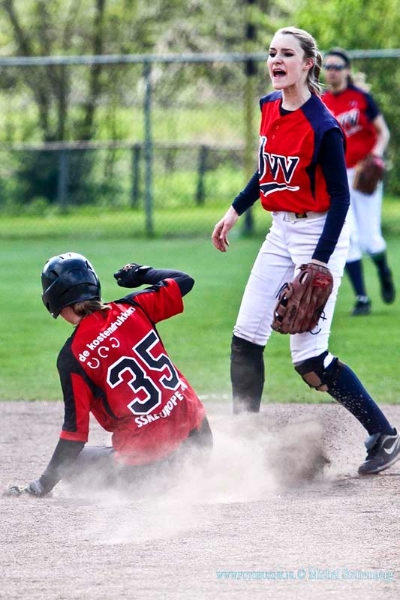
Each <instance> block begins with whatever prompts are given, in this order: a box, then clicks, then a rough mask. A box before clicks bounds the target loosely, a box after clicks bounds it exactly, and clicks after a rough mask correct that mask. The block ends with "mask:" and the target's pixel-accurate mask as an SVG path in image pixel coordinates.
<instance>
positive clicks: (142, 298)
mask: <svg viewBox="0 0 400 600" xmlns="http://www.w3.org/2000/svg"><path fill="white" fill-rule="evenodd" d="M132 300H134V302H135V303H137V304H139V305H140V307H141V308H142V309H143V311H144V312H145V313H146V315H147V316H148V317H149V319H151V321H153V323H158V322H159V321H164V320H165V319H169V318H170V317H173V316H174V315H178V314H179V313H181V312H183V300H182V294H181V291H180V288H179V285H178V284H177V283H176V281H175V280H174V279H164V280H163V281H162V282H160V283H159V284H157V285H155V286H152V287H151V288H147V289H146V290H143V291H142V292H139V293H137V294H135V295H134V296H132Z"/></svg>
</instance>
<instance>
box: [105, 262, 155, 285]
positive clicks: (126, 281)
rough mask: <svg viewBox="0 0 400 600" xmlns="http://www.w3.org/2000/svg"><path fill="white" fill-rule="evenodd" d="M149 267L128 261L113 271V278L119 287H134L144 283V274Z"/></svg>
mask: <svg viewBox="0 0 400 600" xmlns="http://www.w3.org/2000/svg"><path fill="white" fill-rule="evenodd" d="M149 269H151V267H148V266H144V265H138V264H137V263H129V264H127V265H125V266H124V267H122V268H121V269H119V270H118V271H117V272H116V273H114V278H115V279H116V280H117V283H118V285H119V286H121V287H126V288H135V287H139V286H140V285H143V284H144V283H146V281H145V277H144V275H145V274H146V273H147V271H148V270H149Z"/></svg>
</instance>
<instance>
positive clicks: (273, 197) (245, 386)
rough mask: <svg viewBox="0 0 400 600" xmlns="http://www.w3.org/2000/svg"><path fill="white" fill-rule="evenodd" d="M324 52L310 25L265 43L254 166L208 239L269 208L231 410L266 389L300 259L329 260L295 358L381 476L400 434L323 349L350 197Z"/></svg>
mask: <svg viewBox="0 0 400 600" xmlns="http://www.w3.org/2000/svg"><path fill="white" fill-rule="evenodd" d="M321 63H322V58H321V55H320V53H319V51H318V49H317V46H316V43H315V40H314V38H313V37H312V36H311V35H310V34H308V33H307V32H306V31H304V30H301V29H296V28H292V27H289V28H284V29H280V30H279V31H277V33H276V34H275V35H274V37H273V40H272V42H271V45H270V48H269V58H268V70H269V75H270V78H271V81H272V85H273V87H274V88H275V90H276V91H275V92H273V93H271V94H268V95H267V96H264V97H263V98H262V99H261V101H260V106H261V125H260V149H259V166H258V170H257V171H256V172H255V173H254V175H253V177H252V178H251V180H250V181H249V183H248V184H247V186H246V187H245V189H244V190H243V191H242V192H241V193H240V194H239V195H238V196H237V197H236V198H235V200H234V201H233V203H232V206H231V207H230V208H229V209H228V211H227V213H226V214H225V216H224V217H223V218H222V219H221V220H220V221H219V222H218V223H217V224H216V225H215V228H214V231H213V234H212V240H213V243H214V246H215V247H216V248H217V249H218V250H220V251H221V252H226V250H227V246H228V239H227V234H228V232H229V230H230V229H231V228H232V227H233V226H234V225H235V223H236V221H237V219H238V218H239V215H241V214H243V213H244V212H245V211H246V209H248V208H249V207H250V206H251V205H252V204H254V202H256V200H257V199H258V198H260V199H261V203H262V206H263V207H264V208H265V209H266V210H268V211H270V212H271V213H272V226H271V229H270V231H269V233H268V235H267V237H266V239H265V241H264V243H263V245H262V247H261V249H260V251H259V253H258V256H257V258H256V261H255V264H254V266H253V269H252V271H251V274H250V277H249V280H248V282H247V285H246V289H245V292H244V295H243V298H242V302H241V306H240V310H239V315H238V317H237V321H236V325H235V327H234V332H233V333H234V334H233V338H232V346H231V380H232V389H233V403H234V405H233V408H234V412H235V413H238V412H240V411H249V412H258V411H259V410H260V402H261V396H262V391H263V385H264V359H263V352H264V347H265V345H266V343H267V342H268V339H269V337H270V335H271V331H272V329H271V323H272V320H273V313H274V309H275V305H276V302H277V294H278V292H279V290H280V289H281V287H282V285H283V284H284V283H285V282H287V281H290V280H292V279H293V277H294V275H295V272H296V270H297V269H298V268H299V267H300V265H301V264H303V263H309V262H316V263H322V264H324V265H326V264H327V265H328V267H329V269H330V271H331V273H332V275H333V277H334V287H333V291H332V294H331V296H330V298H329V300H328V303H327V305H326V307H325V315H324V318H323V319H320V321H319V332H318V333H316V334H313V333H302V334H296V335H291V336H290V347H291V355H292V362H293V364H294V366H295V369H296V371H297V372H298V373H299V375H300V376H301V377H302V378H303V380H304V381H305V382H306V383H307V384H308V385H309V386H310V387H312V388H314V389H316V390H318V391H322V392H328V394H330V395H331V396H332V397H333V398H335V399H336V400H337V401H338V402H340V403H341V404H342V405H343V406H344V407H345V408H347V409H348V410H349V411H350V412H351V413H352V414H353V415H354V416H355V417H356V418H357V419H358V420H359V421H360V423H361V424H362V425H363V426H364V427H365V429H366V430H367V431H368V433H369V436H370V437H369V438H368V440H367V443H366V446H367V450H368V452H367V458H366V461H365V462H364V463H363V464H362V465H361V466H360V468H359V473H360V474H369V473H376V472H379V471H381V470H383V469H385V468H387V467H388V466H390V465H391V464H393V462H394V461H395V460H397V459H398V458H400V436H399V435H398V434H397V431H396V430H395V429H394V428H393V427H392V426H391V425H390V423H389V422H388V421H387V419H386V417H385V416H384V414H383V413H382V411H381V410H380V408H379V407H378V406H377V404H376V403H375V402H374V400H373V399H372V398H371V396H370V395H369V393H368V392H367V391H366V389H365V388H364V387H363V385H362V384H361V382H360V381H359V380H358V378H357V377H356V375H355V374H354V373H353V371H352V370H351V369H350V368H349V367H348V366H347V365H345V364H344V363H342V362H341V361H340V360H339V359H338V358H337V357H335V356H333V355H332V354H331V353H330V352H329V351H328V341H329V334H330V328H331V323H332V318H333V312H334V307H335V302H336V297H337V292H338V289H339V285H340V281H341V277H342V274H343V270H344V265H345V261H346V258H347V253H348V230H347V228H346V226H345V225H344V224H345V218H346V214H347V210H348V206H349V202H350V198H349V188H348V182H347V175H346V165H345V158H344V140H343V133H342V130H341V128H340V127H339V124H338V122H337V121H336V120H335V119H334V117H333V116H332V114H331V113H330V112H329V111H328V109H327V108H326V106H325V105H324V104H323V102H322V101H321V99H320V97H319V94H320V86H319V82H318V78H319V73H320V67H321Z"/></svg>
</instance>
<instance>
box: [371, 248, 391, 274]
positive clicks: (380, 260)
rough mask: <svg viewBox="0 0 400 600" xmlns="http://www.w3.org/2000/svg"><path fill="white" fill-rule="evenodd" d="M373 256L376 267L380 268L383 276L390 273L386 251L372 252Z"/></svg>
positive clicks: (379, 270)
mask: <svg viewBox="0 0 400 600" xmlns="http://www.w3.org/2000/svg"><path fill="white" fill-rule="evenodd" d="M371 258H372V261H373V263H374V264H375V266H376V268H377V269H378V274H379V275H380V276H381V277H384V276H385V275H387V274H388V273H390V269H389V265H388V263H387V255H386V252H385V251H384V252H380V253H379V254H371Z"/></svg>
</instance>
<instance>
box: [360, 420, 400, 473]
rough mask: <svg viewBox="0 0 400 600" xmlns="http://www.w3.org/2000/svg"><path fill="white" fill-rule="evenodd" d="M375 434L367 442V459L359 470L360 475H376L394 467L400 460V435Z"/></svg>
mask: <svg viewBox="0 0 400 600" xmlns="http://www.w3.org/2000/svg"><path fill="white" fill-rule="evenodd" d="M394 431H395V434H394V435H384V434H382V433H375V434H374V435H370V436H369V437H368V438H367V440H366V442H365V447H366V449H367V458H366V459H365V461H364V462H363V464H362V465H360V466H359V468H358V474H359V475H374V474H375V473H380V472H381V471H384V470H385V469H388V468H389V467H390V466H392V465H393V464H394V463H395V462H396V460H399V458H400V435H399V434H398V433H397V431H396V429H395V430H394Z"/></svg>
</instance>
